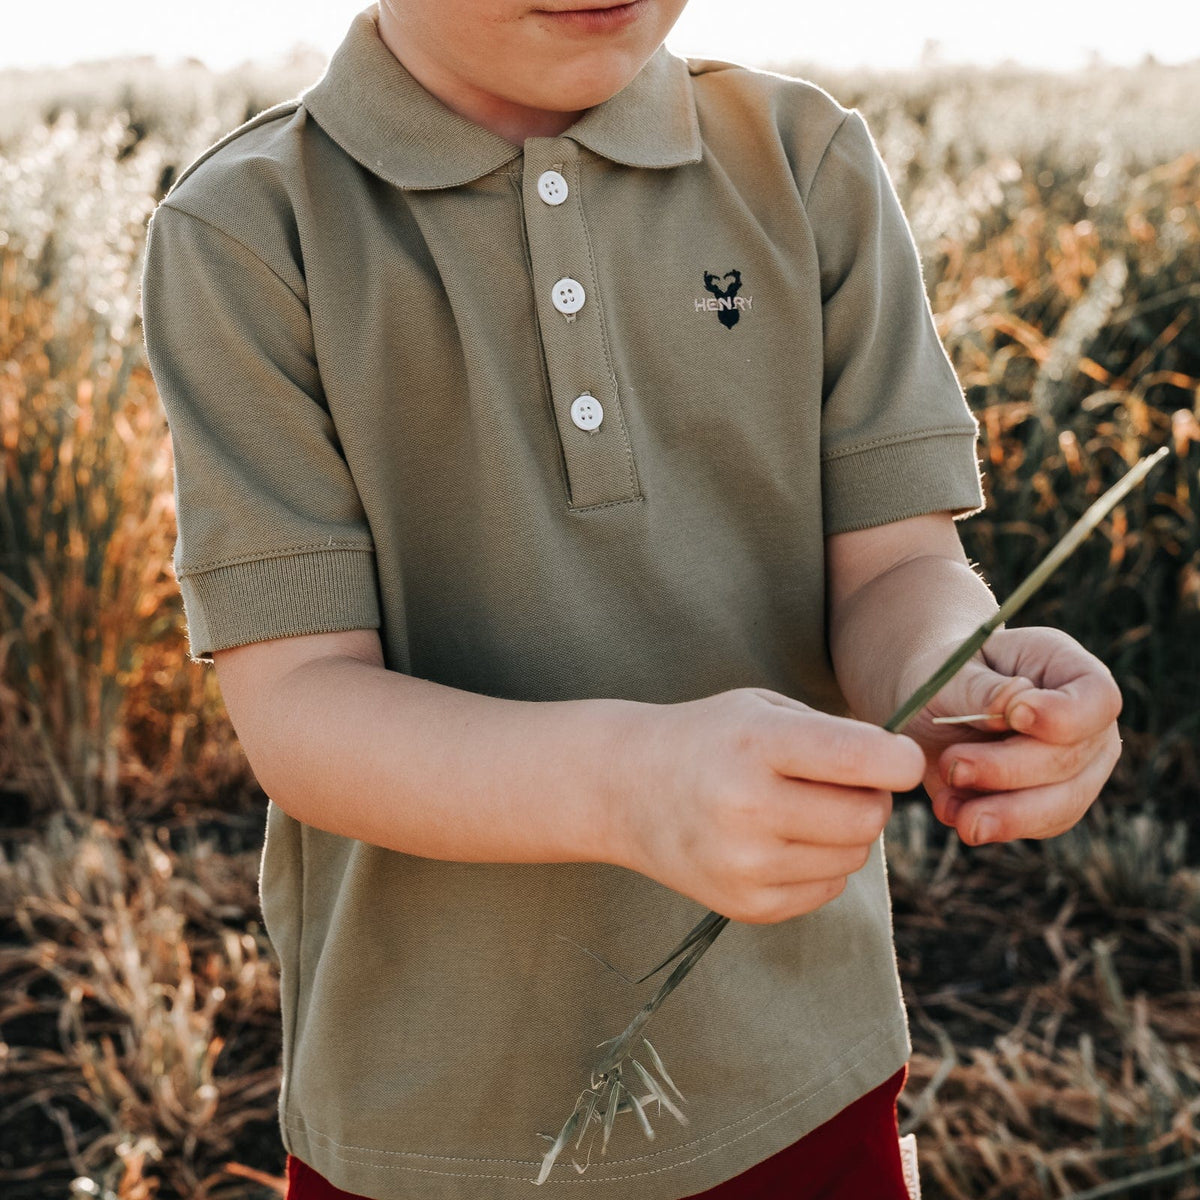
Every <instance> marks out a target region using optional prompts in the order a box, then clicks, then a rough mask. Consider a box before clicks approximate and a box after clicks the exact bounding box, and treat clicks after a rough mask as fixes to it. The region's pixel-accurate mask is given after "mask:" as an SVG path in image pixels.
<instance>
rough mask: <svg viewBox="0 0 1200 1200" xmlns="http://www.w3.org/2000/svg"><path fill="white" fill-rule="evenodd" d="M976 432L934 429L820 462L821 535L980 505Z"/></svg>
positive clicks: (971, 510)
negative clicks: (822, 532) (823, 525)
mask: <svg viewBox="0 0 1200 1200" xmlns="http://www.w3.org/2000/svg"><path fill="white" fill-rule="evenodd" d="M975 437H976V435H975V433H974V432H973V431H971V430H964V431H962V432H961V433H959V432H953V433H937V434H929V435H925V436H922V437H916V438H908V439H906V440H904V441H897V442H887V443H884V444H881V445H876V446H867V447H864V448H863V449H861V450H847V451H841V452H839V453H837V454H833V455H830V456H829V457H828V458H825V459H824V460H823V461H822V463H821V474H822V484H821V489H822V496H823V501H824V506H825V522H824V524H825V533H826V534H831V533H846V532H848V531H849V530H852V529H867V528H869V527H871V526H873V525H886V524H888V523H889V522H891V521H903V520H905V519H906V518H908V517H919V516H922V515H924V514H925V513H932V512H946V511H949V512H952V513H953V514H954V515H955V516H956V517H960V516H967V515H969V514H970V513H974V512H978V511H979V510H980V509H981V508H982V507H983V503H984V500H983V489H982V487H981V486H980V482H979V465H978V463H977V462H976V459H975Z"/></svg>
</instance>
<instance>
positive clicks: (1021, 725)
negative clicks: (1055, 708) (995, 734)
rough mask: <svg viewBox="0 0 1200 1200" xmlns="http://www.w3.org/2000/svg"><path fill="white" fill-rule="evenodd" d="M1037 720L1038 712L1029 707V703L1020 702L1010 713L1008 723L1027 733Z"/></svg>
mask: <svg viewBox="0 0 1200 1200" xmlns="http://www.w3.org/2000/svg"><path fill="white" fill-rule="evenodd" d="M1036 720H1037V714H1036V713H1035V712H1034V711H1033V709H1032V708H1030V707H1029V705H1028V704H1018V705H1017V707H1016V708H1014V709H1013V710H1012V712H1011V713H1009V714H1008V723H1009V724H1010V725H1011V726H1012V727H1013V728H1014V729H1015V730H1017V731H1018V732H1019V733H1025V732H1027V731H1028V730H1030V729H1032V728H1033V723H1034V721H1036Z"/></svg>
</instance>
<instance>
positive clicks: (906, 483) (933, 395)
mask: <svg viewBox="0 0 1200 1200" xmlns="http://www.w3.org/2000/svg"><path fill="white" fill-rule="evenodd" d="M807 210H808V214H809V219H810V221H811V224H812V229H813V235H814V238H815V240H816V245H817V256H818V260H819V264H820V276H821V298H822V311H823V331H822V338H823V350H824V376H823V389H822V416H821V473H822V493H823V502H824V526H825V532H826V533H827V534H830V533H840V532H844V531H846V530H851V529H864V528H867V527H869V526H873V525H883V524H887V523H888V522H891V521H899V520H903V519H905V518H907V517H913V516H919V515H921V514H923V513H929V512H941V511H950V512H953V513H954V514H955V515H956V516H962V515H965V514H966V513H969V512H973V511H977V510H978V509H979V508H980V507H981V506H982V504H983V494H982V491H981V488H980V483H979V468H978V464H977V462H976V456H975V444H976V437H977V434H978V426H977V424H976V422H975V418H974V417H973V416H972V414H971V411H970V409H969V407H968V406H967V402H966V398H965V396H964V395H963V390H962V387H961V385H960V384H959V381H958V378H957V376H956V375H955V373H954V367H953V365H952V364H951V362H950V359H949V357H948V355H947V354H946V350H945V347H944V346H943V345H942V342H941V339H940V337H939V336H938V332H937V327H936V326H935V324H934V318H933V311H932V309H931V308H930V304H929V299H928V296H927V295H926V291H925V284H924V279H923V276H922V272H921V260H920V256H919V254H918V252H917V247H916V244H915V242H914V240H913V236H912V231H911V230H910V228H909V225H908V222H907V220H906V219H905V216H904V213H903V210H902V209H901V206H900V200H899V197H898V196H897V195H896V191H895V188H894V187H893V186H892V182H891V179H890V178H889V176H888V173H887V168H886V166H885V164H884V162H883V159H882V158H881V157H880V154H879V151H878V149H877V148H876V146H875V142H874V140H873V139H872V137H871V134H870V131H869V130H868V128H867V125H866V122H865V121H864V120H863V118H862V116H861V115H860V114H859V113H858V112H857V111H856V110H853V109H852V110H851V111H850V112H849V113H848V114H847V116H846V117H845V118H844V120H843V121H842V123H841V124H840V125H839V127H838V129H837V131H836V132H835V133H834V135H833V137H832V139H831V141H830V143H829V145H828V147H827V149H826V151H825V154H824V157H823V158H822V160H821V162H820V165H819V166H818V168H817V170H816V173H815V174H814V176H813V181H812V184H811V185H810V188H809V193H808V197H807Z"/></svg>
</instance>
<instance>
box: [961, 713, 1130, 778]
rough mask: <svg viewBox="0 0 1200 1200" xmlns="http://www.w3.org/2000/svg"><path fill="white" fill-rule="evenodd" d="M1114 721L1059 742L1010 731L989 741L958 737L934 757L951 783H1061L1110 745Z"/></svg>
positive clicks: (1077, 772)
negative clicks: (1078, 737) (1082, 736)
mask: <svg viewBox="0 0 1200 1200" xmlns="http://www.w3.org/2000/svg"><path fill="white" fill-rule="evenodd" d="M1112 732H1113V726H1111V725H1110V726H1107V727H1106V728H1105V729H1104V730H1103V731H1102V732H1101V733H1098V734H1096V735H1094V736H1093V737H1089V738H1085V739H1083V740H1082V741H1078V742H1071V743H1069V744H1067V745H1058V744H1056V743H1054V742H1039V741H1038V740H1037V739H1036V738H1031V737H1026V736H1025V735H1023V734H1012V735H1011V736H1009V737H1006V738H1002V739H1000V740H998V741H992V742H957V743H955V744H954V745H952V746H948V747H946V749H945V750H944V751H942V754H941V756H940V757H939V758H938V772H939V775H940V777H941V779H942V781H943V782H944V783H946V784H947V785H948V786H950V787H953V788H960V789H961V788H974V789H977V790H979V791H986V792H1011V791H1015V790H1016V789H1017V788H1028V787H1040V786H1042V785H1044V784H1047V783H1065V782H1066V781H1067V780H1068V779H1073V778H1074V777H1075V776H1076V775H1078V774H1079V772H1080V771H1082V770H1083V768H1084V767H1085V766H1086V765H1087V764H1088V763H1089V762H1091V760H1092V759H1093V758H1095V757H1096V756H1097V755H1098V754H1102V753H1104V751H1105V750H1106V749H1107V748H1108V747H1109V746H1110V744H1111V743H1110V737H1111V734H1112Z"/></svg>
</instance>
